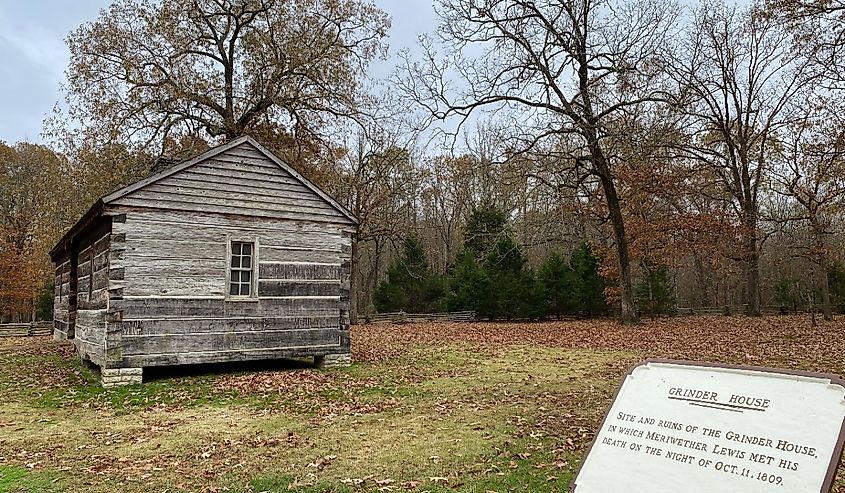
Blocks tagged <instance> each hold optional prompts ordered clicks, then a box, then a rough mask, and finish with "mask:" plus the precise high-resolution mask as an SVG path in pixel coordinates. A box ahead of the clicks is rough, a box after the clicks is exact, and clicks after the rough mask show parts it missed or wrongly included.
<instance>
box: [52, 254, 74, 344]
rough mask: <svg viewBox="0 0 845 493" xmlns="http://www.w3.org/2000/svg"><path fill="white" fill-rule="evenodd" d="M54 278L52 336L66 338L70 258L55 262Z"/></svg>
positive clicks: (60, 338) (58, 338) (57, 338)
mask: <svg viewBox="0 0 845 493" xmlns="http://www.w3.org/2000/svg"><path fill="white" fill-rule="evenodd" d="M55 268H56V269H55V271H56V279H55V284H54V288H53V289H54V297H53V338H54V339H56V340H65V339H67V338H68V330H69V327H68V325H69V317H68V308H69V306H70V258H67V259H63V260H62V261H60V262H57V263H56V264H55Z"/></svg>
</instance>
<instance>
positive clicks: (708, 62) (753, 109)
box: [673, 1, 813, 315]
mask: <svg viewBox="0 0 845 493" xmlns="http://www.w3.org/2000/svg"><path fill="white" fill-rule="evenodd" d="M789 37H790V34H789V33H788V32H787V31H786V30H784V29H783V27H782V25H781V24H779V23H778V22H777V21H776V20H774V19H772V18H771V17H769V16H766V15H762V13H761V12H760V11H758V10H756V9H755V8H753V7H752V8H749V9H747V10H740V9H738V8H737V7H726V6H725V5H724V4H723V3H721V2H719V1H715V2H706V3H704V4H702V5H700V6H699V7H698V8H697V9H696V10H695V12H694V18H693V21H692V24H691V26H690V32H689V35H688V37H687V39H686V40H685V42H684V44H683V45H682V47H681V49H680V50H679V52H678V56H677V57H676V61H675V63H674V68H673V73H674V77H675V78H676V80H677V82H678V85H679V90H678V94H679V98H680V99H679V100H678V102H677V108H678V109H679V111H680V112H681V113H683V115H684V116H685V117H686V120H685V121H684V125H683V127H684V128H686V129H687V131H688V139H687V140H686V142H684V144H683V147H682V148H681V152H682V154H683V155H684V157H687V158H690V159H694V160H697V161H698V162H699V163H700V164H701V165H704V166H705V167H706V168H707V169H708V170H709V171H711V172H713V173H714V174H715V176H716V177H717V178H718V180H719V182H721V185H722V186H723V187H724V189H725V190H726V191H727V192H729V193H730V203H731V206H732V208H733V211H734V213H735V215H736V219H737V221H738V223H739V225H740V226H741V234H742V252H741V255H740V256H739V257H738V259H739V260H741V262H742V265H743V273H744V289H745V303H746V304H747V312H748V313H749V314H752V315H758V314H759V313H760V267H759V262H760V248H761V240H762V238H761V237H760V231H759V225H758V223H759V198H760V194H761V190H762V188H763V186H764V184H765V182H766V180H767V171H769V169H770V167H769V163H770V159H771V153H772V150H773V148H774V147H775V146H776V138H775V136H776V132H777V130H778V129H780V128H782V127H783V126H784V125H786V124H787V123H788V122H789V121H790V119H791V118H792V115H790V114H789V111H787V110H788V109H789V105H788V103H789V102H790V101H791V100H792V99H793V98H794V97H796V95H797V94H798V93H799V92H800V91H802V90H803V89H804V88H805V87H806V86H807V83H808V82H809V81H811V80H812V78H813V74H812V72H811V70H810V65H809V63H808V62H807V61H806V60H805V59H802V58H801V57H800V56H799V55H798V54H796V53H795V52H793V51H792V50H791V49H790V44H789Z"/></svg>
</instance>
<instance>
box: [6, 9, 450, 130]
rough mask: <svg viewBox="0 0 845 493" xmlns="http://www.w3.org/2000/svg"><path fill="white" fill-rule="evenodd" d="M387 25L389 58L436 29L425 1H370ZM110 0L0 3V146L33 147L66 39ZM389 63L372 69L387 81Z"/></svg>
mask: <svg viewBox="0 0 845 493" xmlns="http://www.w3.org/2000/svg"><path fill="white" fill-rule="evenodd" d="M375 2H376V4H377V5H379V6H380V7H381V8H382V9H384V10H385V11H386V12H387V13H388V14H390V16H391V17H392V19H393V26H392V28H391V30H390V39H389V43H390V52H391V54H392V55H395V54H396V53H397V52H398V51H399V50H401V49H403V48H406V47H413V46H414V45H415V44H416V42H417V36H418V34H419V33H421V32H429V31H431V30H433V29H434V28H435V27H436V25H437V20H436V16H435V13H434V10H433V8H432V1H431V0H375ZM110 3H111V1H110V0H72V1H69V0H0V141H6V142H7V143H14V142H17V141H20V140H27V141H39V140H40V136H39V134H40V133H41V124H42V121H43V120H44V117H45V116H47V115H48V114H49V113H50V112H51V111H52V108H53V106H54V105H55V104H56V103H57V102H58V101H59V100H61V99H62V94H61V92H60V86H61V84H62V82H63V81H64V71H65V68H67V62H68V51H67V47H66V46H65V41H64V40H65V37H66V36H67V34H68V33H69V32H70V31H71V30H73V29H74V28H76V27H77V26H79V25H80V24H82V23H83V22H85V21H88V20H93V19H95V18H96V17H97V15H98V13H99V11H100V9H102V8H104V7H106V6H107V5H109V4H110ZM393 64H394V61H393V60H389V61H388V62H386V63H378V64H376V65H375V66H374V67H373V72H374V74H373V75H375V76H377V77H381V76H385V75H387V74H388V73H389V72H390V70H391V68H392V66H393Z"/></svg>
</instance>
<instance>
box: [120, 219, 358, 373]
mask: <svg viewBox="0 0 845 493" xmlns="http://www.w3.org/2000/svg"><path fill="white" fill-rule="evenodd" d="M121 212H124V213H125V217H124V218H122V220H123V221H124V222H118V221H115V222H114V223H113V226H112V227H113V235H112V238H113V242H112V252H111V272H112V274H113V277H112V279H111V280H110V282H109V292H110V297H111V299H110V303H109V312H110V315H109V317H110V318H109V320H110V321H111V323H109V333H110V334H116V333H118V332H119V342H116V345H115V346H114V347H112V346H111V343H110V346H109V348H110V360H111V365H112V366H153V365H166V364H184V363H200V362H217V361H232V360H246V359H264V358H277V357H285V356H294V355H320V354H327V353H329V354H330V353H338V352H348V335H347V333H346V331H345V330H341V329H347V328H348V326H342V317H343V316H344V313H348V302H344V303H342V302H341V291H342V287H343V282H342V278H343V275H344V274H343V268H342V266H343V265H345V263H346V264H347V265H348V261H345V260H344V259H346V257H348V254H347V253H345V252H346V251H348V250H349V248H350V247H351V236H350V235H349V234H348V233H345V232H344V231H343V226H341V225H332V224H328V223H306V222H302V221H297V222H293V221H286V220H273V219H268V218H258V217H246V216H241V217H234V216H224V215H220V214H208V213H191V212H178V211H164V210H161V211H154V210H145V209H136V210H123V211H121ZM115 238H116V239H118V240H120V241H115ZM232 239H240V240H248V241H253V242H255V244H256V245H257V246H256V257H255V258H256V260H257V268H256V269H255V272H256V273H257V275H258V279H257V283H256V284H257V287H258V291H257V297H256V298H255V299H249V300H237V299H231V298H228V297H227V296H226V293H227V288H228V279H227V268H226V267H227V262H228V257H227V244H228V242H229V241H230V240H232ZM346 290H347V292H348V285H347V287H346ZM346 297H347V298H348V294H347V295H346Z"/></svg>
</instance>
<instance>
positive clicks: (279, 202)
mask: <svg viewBox="0 0 845 493" xmlns="http://www.w3.org/2000/svg"><path fill="white" fill-rule="evenodd" d="M238 152H249V153H250V154H252V155H254V156H255V158H253V159H251V160H250V159H248V158H243V159H234V160H233V159H232V155H233V154H235V153H238ZM235 155H236V154H235ZM255 159H259V160H260V161H261V163H260V164H261V166H264V167H265V169H263V170H261V169H258V170H257V171H258V172H259V173H262V172H263V173H267V174H266V175H257V176H253V179H252V180H251V183H253V184H257V185H259V186H260V190H258V191H256V193H255V194H254V195H253V194H252V193H251V192H250V186H251V185H250V184H249V183H245V181H247V180H245V179H244V178H243V177H242V176H241V175H251V173H252V172H251V171H249V167H250V165H249V163H241V162H238V161H244V160H247V161H250V162H253V163H255ZM245 167H246V168H245ZM252 167H253V168H255V167H256V165H252ZM228 168H231V171H233V172H234V173H232V174H229V173H227V172H226V170H227V169H228ZM198 173H212V174H218V175H220V177H219V178H218V177H216V176H208V175H205V176H200V174H198ZM189 175H194V178H197V179H199V178H201V179H203V180H206V179H207V180H209V183H210V184H209V185H207V186H209V187H213V188H215V189H216V191H215V194H217V195H219V196H220V198H218V199H215V198H214V197H213V196H212V197H211V198H206V197H203V195H204V193H203V192H202V187H203V186H204V185H201V184H199V185H198V184H196V183H186V182H185V179H189V178H190V176H189ZM273 175H276V176H273ZM214 181H217V182H227V183H231V185H232V186H231V189H232V190H231V191H229V190H226V187H225V186H223V187H222V188H223V189H222V190H221V189H220V185H221V183H213V182H214ZM280 182H284V183H280ZM197 183H201V182H200V181H198V182H197ZM265 185H266V187H267V188H266V189H264V186H265ZM192 187H198V188H196V189H192ZM282 188H284V190H282ZM274 189H278V190H276V191H274ZM167 190H171V191H174V192H176V193H177V194H176V195H175V197H177V200H182V201H185V203H184V204H181V203H180V202H173V203H172V204H171V205H167V204H169V203H168V200H169V199H172V198H173V197H169V196H166V195H164V193H165V192H166V191H167ZM182 194H185V195H182ZM239 198H241V199H242V200H243V207H242V209H243V210H244V211H246V212H244V213H246V214H250V213H254V214H258V215H265V214H269V215H271V216H272V215H273V214H274V212H273V209H274V208H277V207H281V208H284V207H285V206H284V204H286V203H287V204H289V205H290V206H291V207H296V208H302V209H303V212H301V215H302V218H305V217H306V216H307V215H308V214H314V215H315V218H316V219H318V220H329V221H332V222H338V221H339V222H346V223H351V224H353V225H355V224H358V219H357V218H356V217H355V216H354V215H353V214H352V213H351V212H350V211H349V210H348V209H346V208H345V207H344V206H342V205H341V204H339V203H338V202H337V201H336V200H334V199H333V198H332V197H331V196H330V195H329V194H327V193H326V192H325V191H323V190H322V189H321V188H320V187H318V186H317V185H315V184H314V183H312V182H311V181H310V180H308V179H307V178H305V177H304V176H302V175H301V174H300V173H298V172H297V171H296V170H295V169H293V167H291V166H290V165H289V164H287V163H286V162H284V161H283V160H282V159H280V158H279V157H278V156H276V155H275V154H274V153H273V152H271V151H270V150H268V149H267V148H266V147H264V146H263V145H261V144H260V143H258V142H257V141H256V140H255V139H253V138H252V137H249V136H242V137H238V138H236V139H233V140H231V141H229V142H226V143H225V144H221V145H219V146H217V147H214V148H212V149H209V150H208V151H206V152H204V153H202V154H200V155H198V156H196V157H194V158H192V159H188V160H186V161H184V162H181V163H178V164H175V165H173V166H171V167H169V168H166V169H163V170H161V171H159V172H158V173H154V174H152V175H151V176H149V177H147V178H144V179H142V180H139V181H137V182H135V183H133V184H131V185H128V186H126V187H124V188H121V189H119V190H117V191H115V192H113V193H111V194H109V195H107V196H105V197H103V199H102V202H103V204H105V205H107V206H108V205H133V204H135V205H137V203H140V202H141V201H146V202H148V203H149V204H151V206H152V204H165V205H167V208H174V209H179V208H180V207H192V206H193V207H195V206H196V205H197V203H202V204H204V205H207V206H208V207H209V209H210V210H211V211H215V210H216V211H220V212H231V211H230V210H229V209H235V210H238V201H239V200H238V199H239ZM191 202H194V203H193V204H191ZM180 204H181V205H180ZM262 209H268V210H262ZM249 211H252V212H249ZM332 217H334V219H332Z"/></svg>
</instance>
